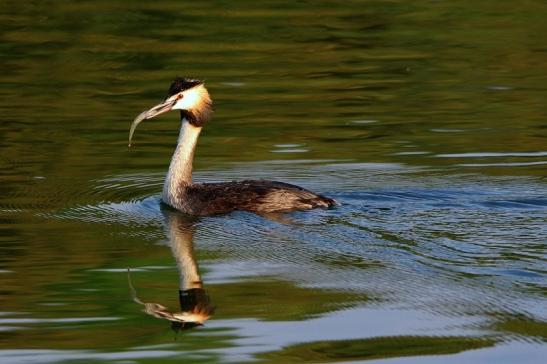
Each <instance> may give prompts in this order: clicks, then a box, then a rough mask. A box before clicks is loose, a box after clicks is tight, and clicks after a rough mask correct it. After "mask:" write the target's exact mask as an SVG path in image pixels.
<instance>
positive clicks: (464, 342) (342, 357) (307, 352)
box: [259, 336, 496, 363]
mask: <svg viewBox="0 0 547 364" xmlns="http://www.w3.org/2000/svg"><path fill="white" fill-rule="evenodd" d="M495 343H496V342H495V340H492V339H484V338H472V337H449V336H448V337H435V336H394V337H379V338H373V339H363V340H340V341H324V342H315V343H309V344H301V345H294V346H290V347H288V348H285V349H283V350H281V351H277V352H274V353H267V354H262V355H259V357H260V358H262V359H268V360H269V361H271V362H275V363H288V362H291V363H331V362H342V361H349V360H369V359H387V358H395V357H404V356H418V355H443V354H455V353H459V352H462V351H466V350H473V349H480V348H486V347H489V346H493V345H494V344H495Z"/></svg>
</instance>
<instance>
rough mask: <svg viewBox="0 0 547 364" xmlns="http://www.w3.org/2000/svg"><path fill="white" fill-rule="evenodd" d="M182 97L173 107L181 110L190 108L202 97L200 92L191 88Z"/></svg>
mask: <svg viewBox="0 0 547 364" xmlns="http://www.w3.org/2000/svg"><path fill="white" fill-rule="evenodd" d="M182 96H183V97H182V99H180V100H179V101H177V103H176V104H175V105H174V106H173V109H180V110H189V109H192V108H194V107H195V106H196V105H197V104H198V102H199V99H200V95H199V92H197V91H194V90H190V91H188V92H184V93H183V94H182Z"/></svg>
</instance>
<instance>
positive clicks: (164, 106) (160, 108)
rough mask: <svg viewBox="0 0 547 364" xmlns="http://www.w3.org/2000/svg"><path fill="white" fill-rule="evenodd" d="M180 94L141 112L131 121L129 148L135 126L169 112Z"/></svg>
mask: <svg viewBox="0 0 547 364" xmlns="http://www.w3.org/2000/svg"><path fill="white" fill-rule="evenodd" d="M181 94H182V93H178V94H176V95H173V96H171V97H169V98H168V99H167V100H165V101H164V102H162V103H161V104H158V105H156V106H154V107H152V108H150V109H148V110H146V111H143V112H141V113H140V114H139V116H137V117H136V118H135V120H133V123H131V129H130V130H129V146H131V139H132V138H133V133H134V132H135V129H136V128H137V125H139V124H140V122H141V121H143V120H146V119H152V118H153V117H156V116H158V115H159V114H163V113H165V112H167V111H170V110H171V109H172V108H173V106H175V104H176V103H177V101H178V100H179V99H180V98H181V96H182V95H181Z"/></svg>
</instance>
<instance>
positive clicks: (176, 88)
mask: <svg viewBox="0 0 547 364" xmlns="http://www.w3.org/2000/svg"><path fill="white" fill-rule="evenodd" d="M212 106H213V102H212V101H211V97H210V96H209V92H208V91H207V89H206V88H205V85H204V83H203V81H200V80H194V79H190V78H183V77H177V78H175V79H174V80H173V82H172V83H171V86H169V90H168V91H167V98H166V99H165V100H164V101H163V102H162V103H160V104H158V105H156V106H153V107H152V108H150V109H148V110H146V111H143V112H142V113H140V114H139V116H137V117H136V118H135V120H133V123H132V124H131V130H130V132H129V146H131V138H132V137H133V133H134V132H135V129H136V128H137V125H139V123H140V122H141V121H143V120H146V119H152V118H153V117H156V116H158V115H160V114H163V113H165V112H167V111H171V110H180V114H181V119H186V120H187V121H188V122H189V123H190V124H191V125H193V126H195V127H199V128H201V127H203V125H205V124H206V123H207V122H208V121H209V120H210V119H211V116H212V115H211V114H212V112H213V109H212Z"/></svg>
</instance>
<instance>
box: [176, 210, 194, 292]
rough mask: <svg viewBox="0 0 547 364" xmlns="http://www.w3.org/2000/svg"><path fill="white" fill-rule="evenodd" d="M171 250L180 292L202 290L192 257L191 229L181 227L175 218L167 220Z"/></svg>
mask: <svg viewBox="0 0 547 364" xmlns="http://www.w3.org/2000/svg"><path fill="white" fill-rule="evenodd" d="M169 225H170V226H169V235H170V236H169V237H170V244H171V249H172V251H173V255H174V257H175V260H176V261H177V266H178V269H179V277H180V290H181V291H182V290H188V289H192V288H202V283H201V276H200V275H199V271H198V265H197V263H196V258H195V257H194V244H193V241H192V239H193V234H192V230H191V227H187V226H181V224H179V221H178V219H177V218H171V219H169Z"/></svg>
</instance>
